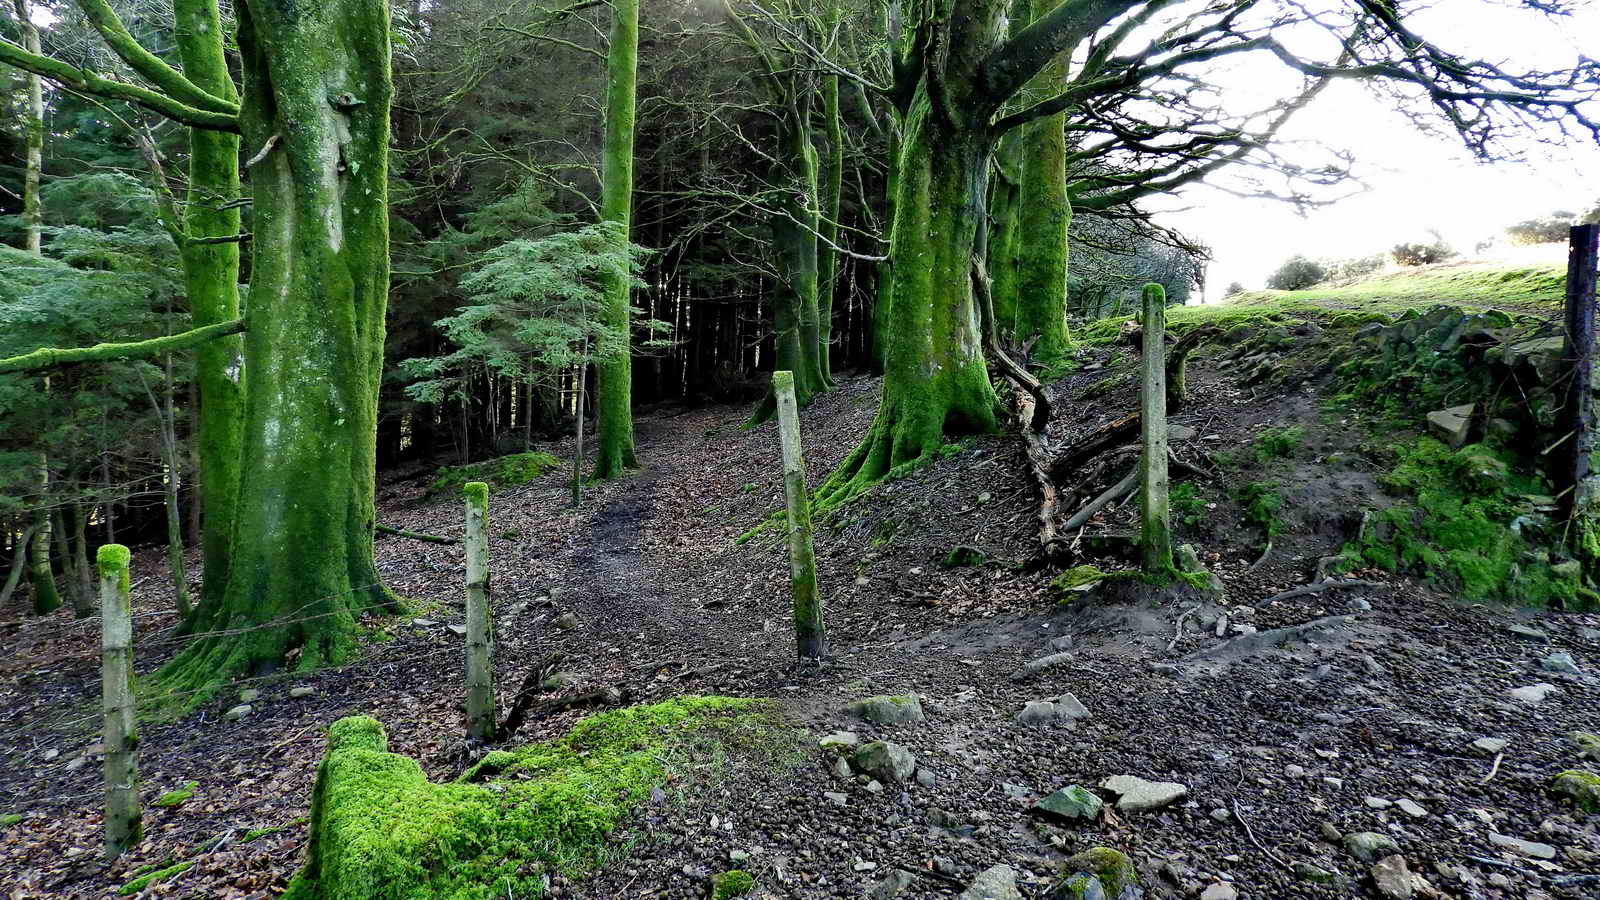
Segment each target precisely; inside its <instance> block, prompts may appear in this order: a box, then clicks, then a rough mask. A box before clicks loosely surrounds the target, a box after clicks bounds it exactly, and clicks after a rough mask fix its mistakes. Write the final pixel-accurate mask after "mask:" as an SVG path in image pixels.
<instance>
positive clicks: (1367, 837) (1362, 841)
mask: <svg viewBox="0 0 1600 900" xmlns="http://www.w3.org/2000/svg"><path fill="white" fill-rule="evenodd" d="M1344 848H1345V849H1346V850H1348V851H1350V855H1351V856H1354V857H1355V858H1356V859H1359V860H1361V861H1362V862H1376V861H1377V859H1378V856H1379V854H1381V853H1385V852H1393V851H1396V850H1399V849H1400V845H1399V844H1396V843H1395V842H1394V838H1392V837H1389V836H1388V835H1387V834H1379V833H1377V832H1376V831H1358V832H1356V833H1354V834H1347V835H1345V836H1344Z"/></svg>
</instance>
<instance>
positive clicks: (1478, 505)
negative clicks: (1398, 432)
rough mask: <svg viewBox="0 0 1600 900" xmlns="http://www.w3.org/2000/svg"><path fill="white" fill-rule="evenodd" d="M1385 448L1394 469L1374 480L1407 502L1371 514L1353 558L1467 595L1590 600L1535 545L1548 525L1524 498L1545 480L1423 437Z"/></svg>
mask: <svg viewBox="0 0 1600 900" xmlns="http://www.w3.org/2000/svg"><path fill="white" fill-rule="evenodd" d="M1391 450H1392V452H1393V454H1394V458H1395V464H1394V467H1393V468H1392V469H1391V470H1390V471H1389V472H1388V473H1387V474H1385V475H1384V476H1383V477H1382V478H1381V479H1380V482H1381V483H1382V484H1383V487H1384V488H1385V489H1386V490H1388V491H1390V492H1392V493H1395V494H1397V495H1399V496H1401V497H1404V498H1407V499H1405V500H1404V501H1403V502H1401V503H1398V504H1396V505H1394V506H1391V507H1389V508H1388V509H1384V510H1382V511H1379V512H1378V513H1376V515H1375V516H1374V517H1373V519H1372V521H1371V522H1370V523H1369V525H1368V527H1367V529H1366V530H1365V533H1364V534H1363V535H1362V536H1361V538H1360V540H1359V541H1356V542H1352V543H1351V544H1349V545H1347V546H1346V547H1345V555H1346V557H1347V559H1349V560H1351V561H1352V563H1353V564H1356V565H1360V564H1367V565H1373V566H1376V567H1378V568H1381V569H1387V570H1389V571H1392V572H1409V573H1413V574H1420V575H1425V576H1427V577H1430V578H1432V579H1434V580H1435V581H1438V582H1441V583H1442V584H1443V585H1445V586H1446V587H1448V588H1450V589H1452V590H1454V591H1456V592H1457V593H1458V594H1459V595H1460V596H1461V597H1462V598H1463V599H1466V600H1485V599H1500V600H1508V601H1512V602H1517V603H1524V604H1528V605H1534V606H1546V605H1560V606H1563V607H1565V608H1567V609H1581V608H1584V607H1587V606H1592V605H1593V602H1594V599H1595V597H1594V594H1593V592H1592V591H1589V590H1588V589H1586V588H1585V587H1583V585H1582V583H1581V567H1579V566H1576V565H1575V564H1573V563H1571V562H1567V563H1562V562H1559V561H1556V562H1554V563H1552V560H1551V557H1550V554H1549V552H1548V551H1547V550H1544V549H1541V546H1540V545H1541V544H1543V543H1544V542H1545V541H1547V540H1549V539H1551V538H1552V537H1553V535H1550V534H1546V532H1548V531H1549V530H1550V529H1551V528H1552V525H1551V522H1550V520H1549V518H1548V517H1547V515H1546V514H1545V513H1543V512H1541V511H1540V510H1539V508H1538V507H1537V506H1536V505H1535V504H1534V503H1533V502H1531V501H1530V500H1528V499H1527V497H1528V496H1529V495H1541V494H1546V493H1548V488H1547V487H1546V485H1545V483H1544V481H1543V479H1542V478H1540V477H1538V476H1536V475H1529V474H1523V473H1522V472H1521V471H1519V469H1518V468H1517V467H1516V466H1515V460H1514V459H1513V458H1512V457H1511V456H1510V455H1509V454H1506V453H1502V452H1500V451H1496V450H1492V449H1490V448H1487V447H1483V446H1479V445H1474V446H1468V447H1464V448H1462V449H1461V450H1459V451H1456V450H1451V449H1450V448H1449V447H1447V446H1445V445H1444V444H1443V443H1440V442H1439V441H1436V440H1434V439H1433V438H1421V439H1419V440H1418V441H1417V442H1416V443H1414V444H1409V445H1407V444H1402V445H1397V446H1395V447H1393V448H1391Z"/></svg>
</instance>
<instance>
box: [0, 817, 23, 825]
mask: <svg viewBox="0 0 1600 900" xmlns="http://www.w3.org/2000/svg"><path fill="white" fill-rule="evenodd" d="M21 822H22V816H20V815H18V814H17V813H6V814H5V815H3V816H0V828H10V827H11V826H13V825H17V824H20V823H21Z"/></svg>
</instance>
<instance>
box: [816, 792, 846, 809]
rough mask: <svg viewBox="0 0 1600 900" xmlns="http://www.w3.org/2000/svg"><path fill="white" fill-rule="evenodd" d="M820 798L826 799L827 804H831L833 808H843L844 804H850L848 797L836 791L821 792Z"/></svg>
mask: <svg viewBox="0 0 1600 900" xmlns="http://www.w3.org/2000/svg"><path fill="white" fill-rule="evenodd" d="M822 796H824V797H827V798H828V802H830V803H832V804H833V805H834V806H844V805H845V804H846V803H849V802H850V798H849V797H846V796H845V795H844V794H841V793H839V792H838V791H823V792H822Z"/></svg>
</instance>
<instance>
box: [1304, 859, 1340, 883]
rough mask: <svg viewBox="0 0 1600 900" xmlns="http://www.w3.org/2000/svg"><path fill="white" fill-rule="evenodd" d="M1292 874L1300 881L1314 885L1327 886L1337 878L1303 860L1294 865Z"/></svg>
mask: <svg viewBox="0 0 1600 900" xmlns="http://www.w3.org/2000/svg"><path fill="white" fill-rule="evenodd" d="M1294 874H1295V876H1296V877H1298V878H1299V879H1300V880H1301V881H1310V882H1314V883H1316V884H1327V883H1328V882H1330V881H1333V880H1334V879H1335V878H1337V877H1338V876H1337V875H1335V874H1333V873H1332V872H1329V871H1328V870H1327V869H1324V868H1322V867H1321V866H1317V865H1312V864H1311V863H1308V862H1305V861H1304V860H1301V861H1297V862H1296V863H1295V864H1294Z"/></svg>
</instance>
